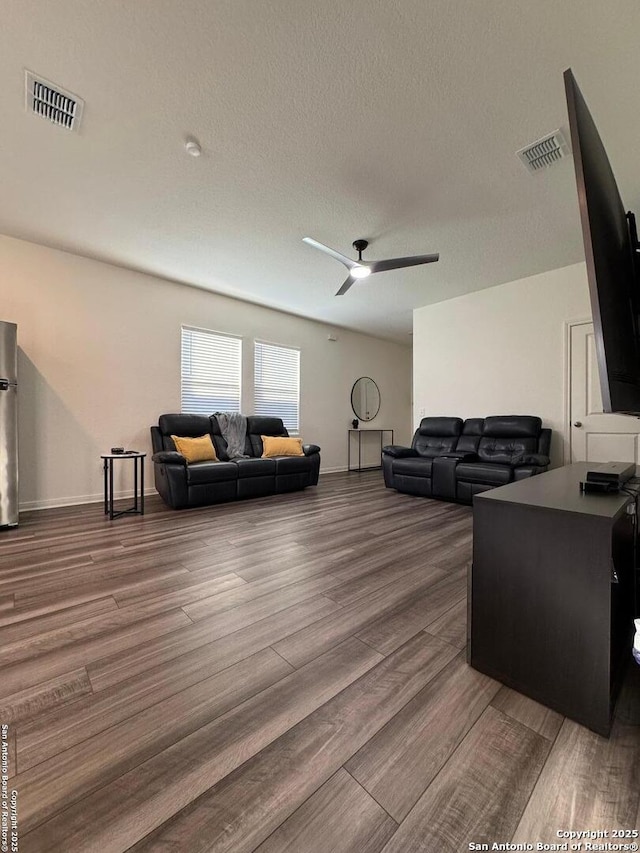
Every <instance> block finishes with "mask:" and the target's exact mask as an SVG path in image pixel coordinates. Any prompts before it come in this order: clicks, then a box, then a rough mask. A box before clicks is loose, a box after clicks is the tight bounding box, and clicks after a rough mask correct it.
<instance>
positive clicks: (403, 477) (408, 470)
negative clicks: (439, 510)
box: [382, 415, 551, 504]
mask: <svg viewBox="0 0 640 853" xmlns="http://www.w3.org/2000/svg"><path fill="white" fill-rule="evenodd" d="M550 443H551V430H550V429H543V428H542V422H541V420H540V418H537V417H533V416H530V415H499V416H493V417H488V418H469V419H468V420H466V421H463V420H462V418H423V419H422V421H421V422H420V426H419V427H418V429H417V430H416V432H415V435H414V436H413V441H412V443H411V447H399V446H397V445H389V446H387V447H384V448H383V450H382V469H383V472H384V482H385V485H386V486H387V487H388V488H390V489H397V490H398V491H399V492H406V493H407V494H410V495H423V496H425V497H433V498H439V499H441V500H449V501H458V502H460V503H467V504H470V503H472V501H473V496H474V495H476V494H478V493H479V492H484V491H486V490H487V489H492V488H495V487H496V486H503V485H505V484H506V483H511V482H513V481H515V480H523V479H525V478H526V477H532V476H533V475H534V474H540V473H541V472H543V471H546V470H547V468H548V466H549V446H550Z"/></svg>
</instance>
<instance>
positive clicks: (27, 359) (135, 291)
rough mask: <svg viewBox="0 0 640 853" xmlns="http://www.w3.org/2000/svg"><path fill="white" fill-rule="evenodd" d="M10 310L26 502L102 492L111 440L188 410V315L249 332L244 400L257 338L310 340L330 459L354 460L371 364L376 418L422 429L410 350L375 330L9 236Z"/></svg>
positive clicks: (0, 240) (309, 378)
mask: <svg viewBox="0 0 640 853" xmlns="http://www.w3.org/2000/svg"><path fill="white" fill-rule="evenodd" d="M0 319H1V320H7V321H10V322H15V323H17V324H18V344H19V441H20V458H19V464H20V504H21V507H22V508H23V509H25V508H36V507H43V506H53V505H56V504H65V503H76V502H83V501H89V500H97V499H100V498H101V496H102V479H101V477H102V469H101V463H100V458H99V456H100V453H101V452H104V451H105V450H108V449H109V448H110V447H112V446H116V445H124V446H125V447H128V448H135V449H137V450H143V451H147V452H149V453H150V452H151V447H150V438H149V426H150V425H151V424H153V423H157V420H158V415H160V414H162V413H163V412H177V411H180V326H181V324H183V323H184V324H186V325H192V326H200V327H203V328H209V329H214V330H217V331H221V332H229V333H233V334H239V335H242V336H243V337H244V366H245V369H244V371H243V386H244V387H243V398H244V400H245V401H250V400H251V399H252V396H251V395H252V383H253V377H252V364H253V339H254V338H260V339H263V340H267V341H272V342H274V343H280V344H285V345H291V346H298V347H300V348H301V435H302V437H303V439H304V440H305V441H307V442H313V443H315V444H319V445H320V446H321V447H322V467H321V471H325V472H326V471H327V470H338V469H343V468H346V464H347V432H346V431H347V428H348V427H349V426H350V421H351V419H352V418H353V413H352V411H351V406H350V391H351V386H352V385H353V382H354V381H355V380H356V379H357V378H358V377H359V376H363V375H364V376H371V377H373V378H374V379H375V380H376V381H377V383H378V385H379V387H380V392H381V396H382V406H381V410H380V413H379V415H378V417H377V418H376V419H375V420H374V421H373V422H372V423H371V424H370V426H371V427H378V426H384V427H393V428H394V429H395V430H396V436H395V438H396V441H397V442H401V443H406V442H407V441H409V439H410V437H411V403H410V399H411V350H410V349H408V348H406V347H402V346H399V345H397V344H393V343H390V342H387V341H382V340H379V339H377V338H372V337H368V336H366V335H361V334H357V333H355V332H348V331H345V330H343V329H330V327H327V326H326V325H324V324H321V323H316V322H313V321H311V320H304V319H301V318H299V317H294V316H292V315H289V314H285V313H282V312H279V311H274V310H271V309H268V308H262V307H260V306H257V305H252V304H250V303H246V302H242V301H239V300H235V299H230V298H228V297H225V296H219V295H217V294H212V293H208V292H205V291H203V290H198V289H196V288H192V287H186V286H184V285H180V284H175V283H172V282H168V281H164V280H162V279H159V278H155V277H153V276H149V275H144V274H141V273H136V272H133V271H130V270H126V269H121V268H119V267H114V266H111V265H109V264H104V263H100V262H98V261H93V260H89V259H86V258H81V257H78V256H76V255H72V254H68V253H66V252H60V251H56V250H53V249H48V248H45V247H43V246H39V245H36V244H33V243H27V242H24V241H21V240H14V239H12V238H9V237H3V236H0ZM329 331H333V332H334V333H335V334H336V336H337V337H338V340H337V341H336V342H335V343H334V342H331V341H328V340H327V335H328V333H329ZM245 405H247V404H245ZM245 413H247V414H250V412H249V411H248V409H247V408H245ZM369 438H373V436H370V437H369ZM148 472H149V477H150V479H149V484H151V482H152V479H151V475H152V466H151V464H149V466H148ZM119 486H120V487H121V488H123V489H125V490H126V483H125V482H124V481H120V483H119Z"/></svg>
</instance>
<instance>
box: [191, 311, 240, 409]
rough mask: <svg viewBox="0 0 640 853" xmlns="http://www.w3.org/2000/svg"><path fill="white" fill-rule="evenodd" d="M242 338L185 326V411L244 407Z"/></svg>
mask: <svg viewBox="0 0 640 853" xmlns="http://www.w3.org/2000/svg"><path fill="white" fill-rule="evenodd" d="M241 364H242V338H236V337H231V336H230V335H219V334H217V333H216V332H209V331H207V330H206V329H192V328H189V327H188V326H183V327H182V371H181V380H182V381H181V394H180V396H181V405H182V411H183V412H190V413H192V414H196V415H212V414H213V413H214V412H239V411H240V376H241Z"/></svg>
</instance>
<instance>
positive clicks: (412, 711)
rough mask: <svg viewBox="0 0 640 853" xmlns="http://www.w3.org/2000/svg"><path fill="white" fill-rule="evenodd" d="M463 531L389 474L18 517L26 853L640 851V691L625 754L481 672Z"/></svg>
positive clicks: (3, 545) (634, 682) (10, 536)
mask: <svg viewBox="0 0 640 853" xmlns="http://www.w3.org/2000/svg"><path fill="white" fill-rule="evenodd" d="M471 528H472V512H471V509H470V508H468V507H461V506H455V505H453V504H447V503H441V502H437V501H431V500H427V499H422V498H414V497H410V496H407V495H400V494H397V493H396V492H392V491H390V490H387V489H385V488H384V486H383V484H382V477H381V474H380V472H377V471H374V472H366V473H361V474H354V473H352V474H331V475H326V476H323V477H321V481H320V484H319V486H318V487H317V488H314V489H307V490H306V491H304V492H296V493H293V494H289V495H279V496H272V497H268V498H262V499H256V500H249V501H242V502H237V503H229V504H221V505H218V506H214V507H206V508H202V509H198V510H192V511H183V512H174V511H172V510H169V509H167V508H166V507H165V506H164V505H163V504H162V502H161V501H160V499H159V498H151V499H149V500H148V501H147V514H146V515H145V516H144V517H133V516H131V517H123V518H121V519H117V520H115V521H113V522H109V521H108V520H106V519H105V518H104V516H103V515H102V507H101V505H97V504H95V505H88V506H80V507H70V508H65V509H55V510H47V511H44V512H37V513H36V512H33V513H24V514H22V515H21V524H20V527H19V528H17V529H15V530H11V531H3V532H1V533H0V667H1V669H0V676H1V681H0V683H1V684H2V687H3V690H2V694H1V696H0V723H2V724H4V725H5V726H8V728H7V729H5V730H4V732H5V742H6V758H7V771H8V776H9V782H8V785H9V790H14V789H15V790H16V791H17V794H18V801H17V810H18V826H19V833H20V847H19V849H20V851H22V853H32V852H33V853H44V851H47V853H58V851H64V853H83V851H86V853H98V851H99V853H124V851H127V850H130V851H135V853H154V852H155V851H157V853H205V851H216V853H222V851H226V853H243V851H246V853H250V851H258V853H332V852H333V851H335V853H382V851H384V853H411V852H412V851H429V852H430V853H431V851H433V853H454V851H456V852H457V851H462V850H469V849H473V848H470V844H472V843H475V844H477V845H481V844H488V845H489V849H490V847H491V844H492V843H493V842H496V843H506V842H513V843H524V844H533V845H534V846H535V844H536V843H537V842H544V843H547V844H549V843H553V842H555V843H558V842H559V841H561V839H559V838H558V837H557V835H556V833H557V831H558V830H576V831H585V830H608V831H609V832H612V831H613V830H616V829H618V830H619V829H623V830H624V829H628V830H633V829H636V828H637V826H638V819H639V817H640V669H639V668H637V667H634V668H632V669H630V670H629V676H628V679H627V682H626V683H625V687H624V690H623V694H622V696H621V699H620V701H619V703H618V709H617V712H616V720H615V723H614V727H613V732H612V735H611V739H610V740H605V739H604V738H601V737H599V736H597V735H595V734H593V733H592V732H590V731H588V730H586V729H584V728H582V727H581V726H579V725H577V724H576V723H573V722H572V721H570V720H566V719H564V718H563V717H562V716H560V715H559V714H556V713H554V712H553V711H550V710H549V709H547V708H544V707H543V706H541V705H538V704H537V703H535V702H533V701H531V700H529V699H527V698H526V697H524V696H521V695H520V694H518V693H515V692H514V691H512V690H509V689H508V688H506V687H503V686H502V685H500V684H498V683H497V682H495V681H493V680H492V679H490V678H488V677H487V676H485V675H482V674H480V673H478V672H476V671H475V670H472V669H470V668H469V667H468V666H467V664H466V660H465V651H464V649H465V643H466V584H467V581H466V576H467V567H468V565H469V562H470V558H471V541H472V529H471ZM610 840H612V841H614V840H615V839H613V838H610ZM476 849H481V848H480V847H478V848H476Z"/></svg>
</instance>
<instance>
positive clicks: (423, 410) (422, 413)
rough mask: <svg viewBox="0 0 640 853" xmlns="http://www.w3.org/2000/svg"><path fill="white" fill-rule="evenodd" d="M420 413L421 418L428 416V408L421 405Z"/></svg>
mask: <svg viewBox="0 0 640 853" xmlns="http://www.w3.org/2000/svg"><path fill="white" fill-rule="evenodd" d="M418 414H419V415H420V417H421V418H426V416H427V410H426V409H425V407H424V406H421V407H420V408H419V409H418Z"/></svg>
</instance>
